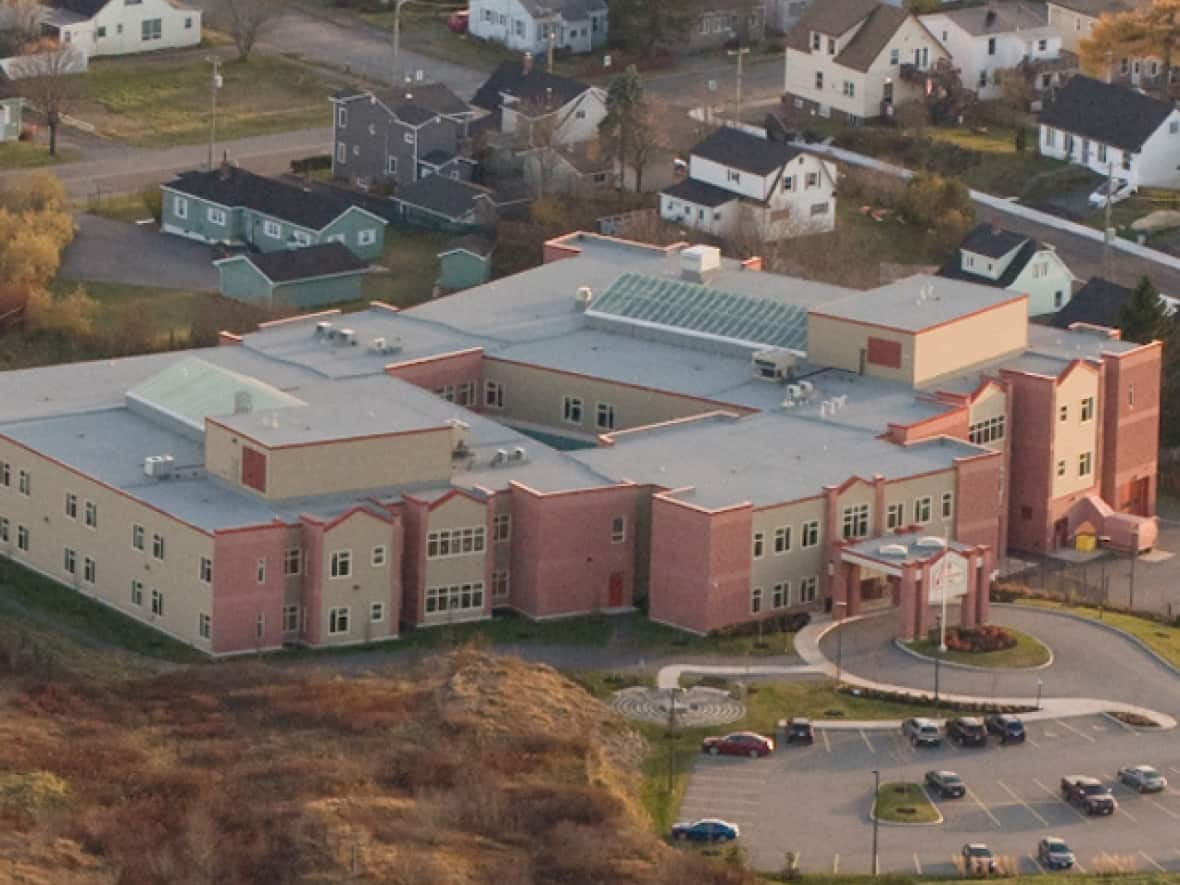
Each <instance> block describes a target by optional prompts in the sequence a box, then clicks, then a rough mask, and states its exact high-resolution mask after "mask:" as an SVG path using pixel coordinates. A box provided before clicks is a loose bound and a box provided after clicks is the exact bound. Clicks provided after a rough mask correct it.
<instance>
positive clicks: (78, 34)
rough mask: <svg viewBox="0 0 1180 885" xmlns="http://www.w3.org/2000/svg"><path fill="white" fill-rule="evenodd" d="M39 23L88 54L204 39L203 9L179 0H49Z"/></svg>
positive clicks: (144, 49)
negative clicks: (202, 29) (202, 32)
mask: <svg viewBox="0 0 1180 885" xmlns="http://www.w3.org/2000/svg"><path fill="white" fill-rule="evenodd" d="M40 23H41V29H42V31H44V32H45V33H46V34H47V35H49V36H53V37H57V38H58V39H59V40H60V41H61V42H62V43H66V44H69V45H70V46H73V47H74V48H75V49H77V50H78V51H79V52H81V53H83V54H84V55H86V56H87V57H90V56H96V55H131V54H133V53H137V52H153V51H155V50H157V49H182V48H184V47H186V46H196V45H197V44H198V43H200V42H201V10H199V9H196V8H193V7H190V6H186V5H184V4H183V3H181V2H179V0H46V2H45V9H44V11H43V12H42V13H41V15H40Z"/></svg>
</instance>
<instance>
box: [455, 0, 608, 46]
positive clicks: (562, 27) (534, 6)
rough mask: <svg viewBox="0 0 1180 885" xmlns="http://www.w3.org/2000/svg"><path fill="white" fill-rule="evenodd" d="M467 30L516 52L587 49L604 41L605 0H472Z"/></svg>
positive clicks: (605, 24) (605, 21) (482, 38)
mask: <svg viewBox="0 0 1180 885" xmlns="http://www.w3.org/2000/svg"><path fill="white" fill-rule="evenodd" d="M468 10H469V12H470V17H469V18H468V21H467V32H468V33H469V34H471V36H472V37H478V38H479V39H481V40H491V41H493V42H495V43H502V44H503V45H505V46H507V47H508V48H509V49H515V50H517V51H519V52H533V53H536V54H542V53H545V52H547V51H548V50H549V38H550V35H551V34H552V36H553V48H554V49H565V50H568V51H570V52H575V53H580V52H590V51H591V50H593V49H597V48H598V47H599V46H602V45H604V44H605V43H606V36H607V5H606V0H471V3H470V5H469V7H468Z"/></svg>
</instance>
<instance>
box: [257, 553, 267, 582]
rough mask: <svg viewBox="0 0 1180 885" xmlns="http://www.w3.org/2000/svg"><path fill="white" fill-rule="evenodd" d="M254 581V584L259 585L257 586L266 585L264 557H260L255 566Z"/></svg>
mask: <svg viewBox="0 0 1180 885" xmlns="http://www.w3.org/2000/svg"><path fill="white" fill-rule="evenodd" d="M254 580H255V582H256V583H259V584H265V583H266V557H265V556H260V557H259V558H258V564H257V566H256V568H255V571H254Z"/></svg>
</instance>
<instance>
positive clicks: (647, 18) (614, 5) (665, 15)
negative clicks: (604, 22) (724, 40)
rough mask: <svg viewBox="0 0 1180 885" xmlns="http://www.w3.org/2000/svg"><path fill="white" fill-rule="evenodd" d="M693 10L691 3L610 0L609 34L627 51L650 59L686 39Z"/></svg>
mask: <svg viewBox="0 0 1180 885" xmlns="http://www.w3.org/2000/svg"><path fill="white" fill-rule="evenodd" d="M696 10H697V7H696V5H695V3H694V0H611V3H610V21H611V33H612V34H613V35H615V36H617V37H618V38H619V39H620V40H621V41H622V43H623V45H624V47H625V48H627V49H628V50H630V51H632V52H635V53H637V54H639V55H641V56H645V57H646V56H650V55H651V54H652V52H653V50H655V49H656V48H657V47H660V46H670V45H673V44H675V43H677V42H678V41H680V40H681V39H682V38H684V37H685V36H687V34H688V32H689V30H690V29H691V28H692V25H693V22H694V20H695V19H696Z"/></svg>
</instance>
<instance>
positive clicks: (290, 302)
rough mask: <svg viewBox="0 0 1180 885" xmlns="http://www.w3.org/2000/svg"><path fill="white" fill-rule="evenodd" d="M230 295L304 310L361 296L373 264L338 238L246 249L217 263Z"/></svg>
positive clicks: (222, 284)
mask: <svg viewBox="0 0 1180 885" xmlns="http://www.w3.org/2000/svg"><path fill="white" fill-rule="evenodd" d="M213 264H214V266H215V267H216V268H217V273H218V277H219V279H220V290H221V294H222V295H224V296H225V297H226V298H233V299H235V300H237V301H244V302H246V303H247V304H257V305H261V306H264V307H269V308H273V307H293V308H299V309H306V308H312V307H321V306H323V305H325V304H339V303H341V302H346V301H358V300H360V298H361V296H362V294H363V288H362V286H363V283H364V277H365V274H366V273H368V272H369V263H368V262H367V261H365V260H364V259H361V258H357V257H356V256H355V255H354V254H353V253H352V251H351V250H350V249H349V248H348V247H347V246H344V245H341V244H340V243H336V242H332V243H321V244H319V245H317V246H308V247H306V248H304V249H283V250H280V251H278V252H257V253H256V252H248V253H243V254H240V255H231V256H229V257H228V258H222V259H220V260H218V261H214V262H213Z"/></svg>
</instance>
